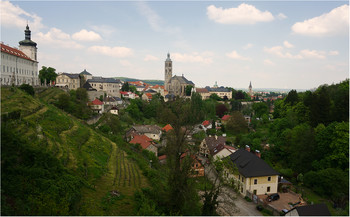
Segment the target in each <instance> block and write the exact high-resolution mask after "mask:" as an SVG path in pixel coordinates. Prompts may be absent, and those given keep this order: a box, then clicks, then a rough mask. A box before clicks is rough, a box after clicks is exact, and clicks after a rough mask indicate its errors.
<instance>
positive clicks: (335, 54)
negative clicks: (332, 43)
mask: <svg viewBox="0 0 350 217" xmlns="http://www.w3.org/2000/svg"><path fill="white" fill-rule="evenodd" d="M328 55H330V56H337V55H339V52H338V51H336V50H332V51H329V52H328Z"/></svg>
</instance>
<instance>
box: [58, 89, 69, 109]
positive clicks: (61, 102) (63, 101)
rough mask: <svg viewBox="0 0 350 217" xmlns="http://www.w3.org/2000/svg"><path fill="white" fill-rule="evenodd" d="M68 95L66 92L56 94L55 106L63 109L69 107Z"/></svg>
mask: <svg viewBox="0 0 350 217" xmlns="http://www.w3.org/2000/svg"><path fill="white" fill-rule="evenodd" d="M69 104H70V97H69V95H68V94H67V93H61V94H60V95H59V96H58V101H57V106H58V107H59V108H61V109H63V110H65V111H67V110H68V109H69Z"/></svg>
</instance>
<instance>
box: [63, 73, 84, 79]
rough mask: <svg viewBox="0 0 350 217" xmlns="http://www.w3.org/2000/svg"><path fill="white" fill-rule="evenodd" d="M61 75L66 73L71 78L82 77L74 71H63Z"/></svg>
mask: <svg viewBox="0 0 350 217" xmlns="http://www.w3.org/2000/svg"><path fill="white" fill-rule="evenodd" d="M60 75H66V76H68V77H69V78H71V79H78V78H80V76H79V74H73V73H66V72H63V73H61V74H60Z"/></svg>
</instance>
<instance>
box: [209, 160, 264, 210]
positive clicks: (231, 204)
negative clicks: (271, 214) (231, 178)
mask: <svg viewBox="0 0 350 217" xmlns="http://www.w3.org/2000/svg"><path fill="white" fill-rule="evenodd" d="M205 174H206V175H207V176H208V178H209V179H210V180H212V181H213V182H214V181H215V178H216V177H217V173H216V170H215V169H214V167H213V166H212V165H206V166H205ZM217 182H219V180H217ZM218 201H219V206H218V208H217V209H216V212H217V213H218V215H220V216H261V213H260V212H259V211H258V210H257V209H256V205H255V204H254V203H253V202H247V201H246V200H245V199H244V198H243V197H242V196H241V195H238V194H237V193H236V192H235V191H234V190H233V189H232V188H230V187H227V186H222V187H221V191H220V194H219V197H218Z"/></svg>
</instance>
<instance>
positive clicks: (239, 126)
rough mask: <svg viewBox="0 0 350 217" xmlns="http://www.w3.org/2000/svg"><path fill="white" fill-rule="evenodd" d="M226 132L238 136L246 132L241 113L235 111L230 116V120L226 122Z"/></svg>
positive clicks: (245, 124)
mask: <svg viewBox="0 0 350 217" xmlns="http://www.w3.org/2000/svg"><path fill="white" fill-rule="evenodd" d="M226 131H227V132H230V133H232V134H240V133H246V132H248V124H247V122H246V121H245V119H244V117H243V114H242V113H241V112H238V111H235V112H233V113H232V114H231V118H230V119H229V120H228V121H227V124H226Z"/></svg>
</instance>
